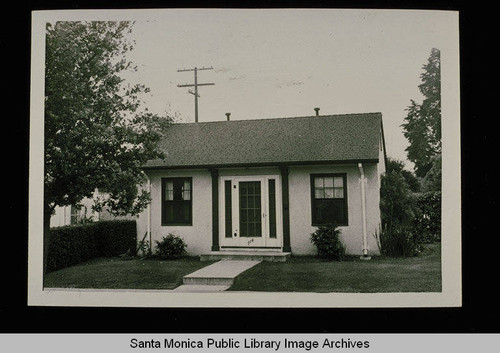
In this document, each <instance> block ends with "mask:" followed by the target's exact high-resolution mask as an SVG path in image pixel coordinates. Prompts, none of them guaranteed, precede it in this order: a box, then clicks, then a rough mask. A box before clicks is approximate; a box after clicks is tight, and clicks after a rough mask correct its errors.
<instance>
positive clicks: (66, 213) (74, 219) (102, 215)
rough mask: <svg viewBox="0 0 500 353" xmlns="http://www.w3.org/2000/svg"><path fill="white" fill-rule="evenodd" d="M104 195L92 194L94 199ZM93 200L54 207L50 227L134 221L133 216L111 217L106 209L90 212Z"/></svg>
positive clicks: (96, 192) (99, 193)
mask: <svg viewBox="0 0 500 353" xmlns="http://www.w3.org/2000/svg"><path fill="white" fill-rule="evenodd" d="M105 195H106V194H105V193H102V192H99V191H98V190H97V189H96V190H95V192H94V197H99V196H100V197H102V196H105ZM93 204H94V199H93V198H84V199H83V200H82V201H81V202H80V204H79V205H70V206H56V208H55V209H54V213H53V214H52V216H51V217H50V227H51V228H54V227H62V226H68V225H77V224H82V223H83V222H86V221H91V222H98V221H109V220H117V219H136V217H135V216H118V217H117V216H113V215H112V214H111V213H110V212H109V211H108V210H107V209H103V210H101V211H99V212H94V211H93V210H92V205H93Z"/></svg>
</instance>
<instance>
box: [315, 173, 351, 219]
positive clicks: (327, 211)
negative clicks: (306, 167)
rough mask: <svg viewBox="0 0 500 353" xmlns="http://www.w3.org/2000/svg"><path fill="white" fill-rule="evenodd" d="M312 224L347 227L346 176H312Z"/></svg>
mask: <svg viewBox="0 0 500 353" xmlns="http://www.w3.org/2000/svg"><path fill="white" fill-rule="evenodd" d="M311 200H312V202H311V203H312V224H313V225H322V224H327V223H334V224H337V225H347V187H346V175H345V174H313V175H311Z"/></svg>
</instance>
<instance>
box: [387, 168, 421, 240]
mask: <svg viewBox="0 0 500 353" xmlns="http://www.w3.org/2000/svg"><path fill="white" fill-rule="evenodd" d="M387 166H388V167H387V170H386V173H385V174H384V175H383V176H382V180H381V188H380V211H381V214H382V226H383V228H384V229H386V230H388V231H389V233H392V230H393V228H395V227H400V226H411V224H412V222H413V220H414V219H415V217H416V215H417V213H418V210H417V208H416V203H415V201H416V199H415V195H414V192H413V191H412V190H411V188H410V186H409V184H408V182H407V181H406V178H405V176H404V173H402V171H403V168H402V162H400V161H395V160H391V159H388V163H387Z"/></svg>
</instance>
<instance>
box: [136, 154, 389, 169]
mask: <svg viewBox="0 0 500 353" xmlns="http://www.w3.org/2000/svg"><path fill="white" fill-rule="evenodd" d="M378 162H379V159H378V157H377V158H369V159H349V160H347V159H346V160H327V161H325V160H323V161H289V162H259V163H224V164H195V165H155V166H143V167H142V169H143V170H162V169H215V168H245V167H247V168H248V167H279V166H298V165H328V164H358V163H363V164H365V163H366V164H367V163H378Z"/></svg>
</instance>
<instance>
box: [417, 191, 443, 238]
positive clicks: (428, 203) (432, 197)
mask: <svg viewBox="0 0 500 353" xmlns="http://www.w3.org/2000/svg"><path fill="white" fill-rule="evenodd" d="M417 205H418V208H419V217H418V218H416V219H415V231H416V234H418V239H417V240H418V242H419V243H431V242H434V241H440V240H441V192H440V191H430V192H426V193H422V194H419V195H418V197H417Z"/></svg>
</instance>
